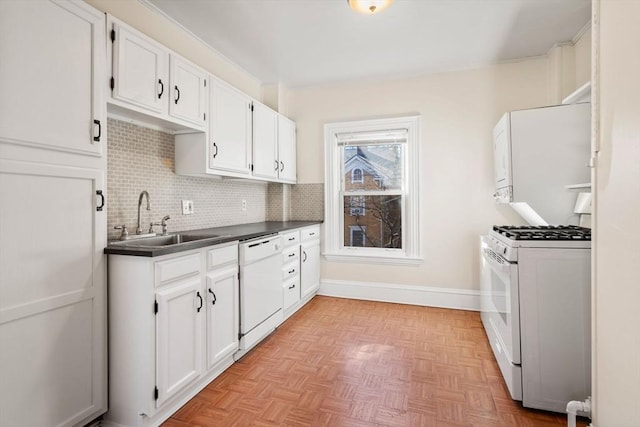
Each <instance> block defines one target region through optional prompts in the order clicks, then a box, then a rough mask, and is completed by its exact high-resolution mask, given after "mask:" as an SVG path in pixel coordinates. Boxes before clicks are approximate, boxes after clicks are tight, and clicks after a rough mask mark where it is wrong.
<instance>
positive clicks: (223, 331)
mask: <svg viewBox="0 0 640 427" xmlns="http://www.w3.org/2000/svg"><path fill="white" fill-rule="evenodd" d="M206 301H207V339H206V341H207V366H206V369H212V368H213V367H215V366H216V365H217V364H218V363H219V362H220V361H222V360H224V359H225V358H226V357H228V356H229V355H230V354H233V353H234V352H235V351H236V350H237V349H238V330H237V329H236V328H235V327H234V328H231V327H229V325H238V324H239V317H238V316H239V303H238V302H237V301H238V265H237V262H236V263H235V264H233V265H229V266H228V267H226V268H221V269H217V270H215V271H214V272H212V273H208V274H207V295H206ZM229 301H235V303H234V304H229Z"/></svg>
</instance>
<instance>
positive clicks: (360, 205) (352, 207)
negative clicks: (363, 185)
mask: <svg viewBox="0 0 640 427" xmlns="http://www.w3.org/2000/svg"><path fill="white" fill-rule="evenodd" d="M365 203H366V202H365V198H364V197H363V196H351V197H349V202H348V204H347V205H346V206H345V209H346V208H349V215H350V216H358V215H359V216H363V215H364V213H365V209H364V208H365Z"/></svg>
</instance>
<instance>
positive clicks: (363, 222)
mask: <svg viewBox="0 0 640 427" xmlns="http://www.w3.org/2000/svg"><path fill="white" fill-rule="evenodd" d="M343 202H344V215H343V217H344V230H343V235H344V240H343V241H344V246H352V247H355V246H364V247H369V248H392V249H402V196H398V195H393V196H344V197H343ZM360 234H361V235H360Z"/></svg>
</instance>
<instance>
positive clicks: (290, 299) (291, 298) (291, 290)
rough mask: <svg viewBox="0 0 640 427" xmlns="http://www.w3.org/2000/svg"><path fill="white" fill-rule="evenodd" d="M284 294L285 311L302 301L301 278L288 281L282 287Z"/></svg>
mask: <svg viewBox="0 0 640 427" xmlns="http://www.w3.org/2000/svg"><path fill="white" fill-rule="evenodd" d="M282 294H283V295H284V301H283V304H282V308H283V310H286V309H287V308H289V307H291V306H292V305H293V304H295V303H296V302H298V301H300V278H299V277H296V278H294V279H291V280H287V281H286V282H285V283H284V284H283V285H282Z"/></svg>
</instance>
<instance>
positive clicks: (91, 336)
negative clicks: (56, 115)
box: [0, 159, 107, 426]
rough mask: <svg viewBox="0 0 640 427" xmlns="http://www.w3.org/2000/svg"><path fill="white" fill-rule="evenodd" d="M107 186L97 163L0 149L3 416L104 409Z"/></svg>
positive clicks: (15, 418) (79, 418)
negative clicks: (15, 156) (62, 162)
mask: <svg viewBox="0 0 640 427" xmlns="http://www.w3.org/2000/svg"><path fill="white" fill-rule="evenodd" d="M103 188H104V172H103V171H100V170H93V169H82V168H76V167H66V166H53V165H44V164H39V163H28V162H21V161H11V160H2V159H0V194H1V195H2V197H1V200H2V201H1V202H0V425H3V426H17V425H25V426H27V425H28V426H38V425H40V426H42V425H57V426H62V425H64V426H66V425H75V424H84V423H85V422H88V421H89V420H90V419H91V418H92V417H95V416H98V415H100V414H101V413H104V412H105V411H106V408H107V406H106V405H107V393H106V351H107V347H106V301H105V298H106V271H105V260H104V256H103V254H102V251H103V248H104V246H105V243H106V241H105V240H106V210H101V211H97V210H96V206H97V205H99V204H101V200H99V199H100V198H97V197H96V191H97V190H102V189H103ZM97 199H98V200H97ZM83 421H84V422H83Z"/></svg>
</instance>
